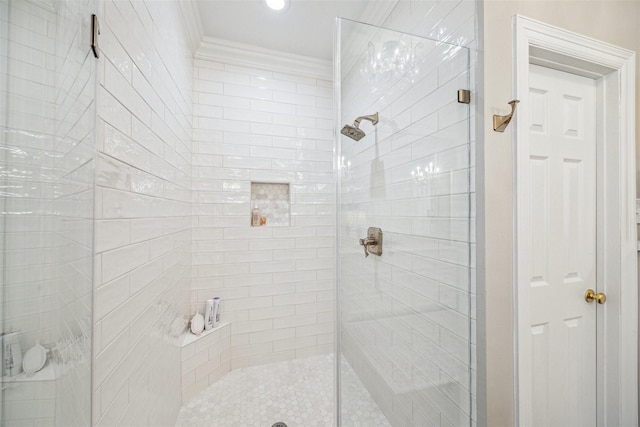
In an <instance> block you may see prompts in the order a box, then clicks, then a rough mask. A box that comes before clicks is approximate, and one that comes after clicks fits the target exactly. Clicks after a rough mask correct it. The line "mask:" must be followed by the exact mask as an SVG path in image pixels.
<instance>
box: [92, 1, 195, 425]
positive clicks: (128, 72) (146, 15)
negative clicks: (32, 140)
mask: <svg viewBox="0 0 640 427" xmlns="http://www.w3.org/2000/svg"><path fill="white" fill-rule="evenodd" d="M182 6H188V3H186V2H185V4H183V5H182ZM99 16H100V17H101V36H100V44H101V48H102V57H101V59H100V61H99V86H98V102H99V104H98V122H97V140H96V144H97V150H98V155H97V156H98V157H97V165H96V203H95V218H96V238H95V252H96V258H95V291H94V292H95V297H94V298H95V299H94V319H95V324H94V353H95V356H94V357H95V360H94V383H93V387H94V399H93V404H94V406H93V415H94V423H95V425H98V426H108V425H136V426H145V425H148V426H160V425H173V423H174V422H175V419H176V416H177V413H178V410H179V408H180V402H181V392H180V389H181V375H180V362H181V349H180V342H179V341H180V334H181V333H182V331H183V330H184V326H185V323H186V321H185V318H186V316H187V315H188V314H189V306H188V301H189V292H190V280H189V279H190V278H189V268H190V249H191V248H190V240H191V136H192V126H191V120H192V108H193V104H192V87H193V79H192V76H193V54H194V52H193V50H192V43H191V33H190V31H189V28H188V27H187V25H188V24H187V22H188V21H185V19H183V18H188V15H183V8H182V7H181V5H180V3H179V2H166V1H142V0H136V1H132V2H130V1H112V0H106V1H103V2H102V9H101V10H100V12H99Z"/></svg>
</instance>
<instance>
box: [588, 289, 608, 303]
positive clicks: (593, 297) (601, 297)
mask: <svg viewBox="0 0 640 427" xmlns="http://www.w3.org/2000/svg"><path fill="white" fill-rule="evenodd" d="M584 300H585V301H586V302H589V303H591V302H593V301H595V302H597V303H598V304H604V303H605V302H607V296H606V295H605V294H604V293H602V292H598V293H597V294H596V292H595V291H594V290H593V289H587V290H586V291H584Z"/></svg>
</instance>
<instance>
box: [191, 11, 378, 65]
mask: <svg viewBox="0 0 640 427" xmlns="http://www.w3.org/2000/svg"><path fill="white" fill-rule="evenodd" d="M290 2H291V3H290V4H289V7H288V8H287V9H286V10H285V11H283V12H276V11H273V10H271V9H269V8H268V7H267V6H266V4H265V2H264V0H197V3H198V7H199V12H200V16H201V19H202V28H203V32H204V35H205V36H209V37H215V38H220V39H225V40H230V41H234V42H239V43H246V44H250V45H254V46H259V47H263V48H267V49H273V50H279V51H284V52H288V53H293V54H297V55H305V56H312V57H315V58H322V59H331V58H332V54H333V53H332V52H333V22H334V18H335V17H336V16H340V17H343V18H349V19H354V20H360V19H362V17H363V15H364V14H365V13H366V12H367V7H368V6H370V3H373V2H370V1H367V0H341V1H336V0H290Z"/></svg>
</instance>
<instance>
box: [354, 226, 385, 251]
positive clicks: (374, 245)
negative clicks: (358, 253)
mask: <svg viewBox="0 0 640 427" xmlns="http://www.w3.org/2000/svg"><path fill="white" fill-rule="evenodd" d="M367 236H368V237H366V238H364V239H359V240H360V246H362V247H363V248H364V256H365V258H366V257H368V256H369V254H373V255H377V256H380V255H382V230H381V229H379V228H377V227H369V229H368V230H367Z"/></svg>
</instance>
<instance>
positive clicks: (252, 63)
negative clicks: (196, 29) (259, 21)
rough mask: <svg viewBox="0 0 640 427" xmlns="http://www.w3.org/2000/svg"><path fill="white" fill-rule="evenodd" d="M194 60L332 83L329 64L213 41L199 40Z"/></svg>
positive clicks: (208, 38) (260, 48) (311, 58)
mask: <svg viewBox="0 0 640 427" xmlns="http://www.w3.org/2000/svg"><path fill="white" fill-rule="evenodd" d="M195 57H196V59H208V60H212V61H217V62H223V63H225V64H232V65H239V66H243V67H257V68H260V69H263V70H267V71H275V72H279V73H286V74H295V75H300V76H304V77H311V78H316V79H323V80H332V79H333V66H332V62H331V61H327V60H324V59H319V58H313V57H310V56H303V55H294V54H291V53H287V52H281V51H278V50H271V49H265V48H262V47H258V46H253V45H248V44H244V43H238V42H232V41H229V40H223V39H218V38H214V37H207V36H205V37H203V39H202V42H201V43H200V47H199V48H198V50H197V51H196V55H195Z"/></svg>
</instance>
